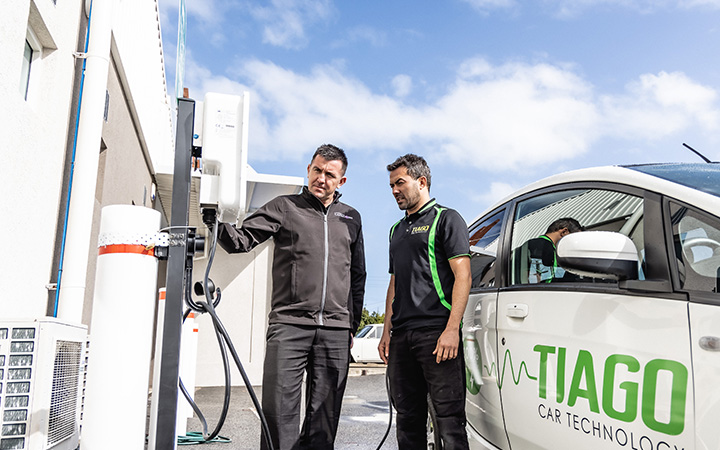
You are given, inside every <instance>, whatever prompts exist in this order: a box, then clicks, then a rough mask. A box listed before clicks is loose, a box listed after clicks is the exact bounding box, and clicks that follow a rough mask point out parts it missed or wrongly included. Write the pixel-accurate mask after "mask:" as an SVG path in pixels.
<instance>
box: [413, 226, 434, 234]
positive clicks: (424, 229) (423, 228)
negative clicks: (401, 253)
mask: <svg viewBox="0 0 720 450" xmlns="http://www.w3.org/2000/svg"><path fill="white" fill-rule="evenodd" d="M429 229H430V225H423V226H421V227H413V228H412V231H411V232H410V234H417V233H427V232H428V230H429Z"/></svg>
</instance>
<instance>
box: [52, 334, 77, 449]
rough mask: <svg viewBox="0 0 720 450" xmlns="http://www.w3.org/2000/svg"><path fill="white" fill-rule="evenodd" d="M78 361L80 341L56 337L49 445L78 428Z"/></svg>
mask: <svg viewBox="0 0 720 450" xmlns="http://www.w3.org/2000/svg"><path fill="white" fill-rule="evenodd" d="M81 363H82V342H72V341H60V340H59V341H57V344H56V346H55V365H54V367H53V383H52V394H51V398H50V414H49V418H48V435H47V437H48V440H47V443H48V446H52V445H54V444H56V443H58V442H60V441H62V440H63V439H66V438H68V437H70V436H72V435H73V433H75V430H76V429H77V402H78V388H79V386H78V383H79V381H80V377H79V376H80V364H81Z"/></svg>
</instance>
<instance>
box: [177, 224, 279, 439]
mask: <svg viewBox="0 0 720 450" xmlns="http://www.w3.org/2000/svg"><path fill="white" fill-rule="evenodd" d="M212 230H213V241H212V246H211V248H210V256H209V258H208V263H207V267H206V269H205V277H204V278H203V288H204V292H205V297H206V301H204V302H203V301H199V302H195V301H193V300H192V298H191V289H190V283H189V282H188V283H187V292H186V298H185V300H186V302H187V304H188V306H189V309H188V310H187V311H185V314H184V315H183V321H185V318H187V316H188V315H189V313H190V310H191V309H192V310H195V311H198V312H200V313H203V312H207V313H208V314H210V317H211V318H212V321H213V326H214V328H215V334H216V336H217V339H218V345H219V346H220V353H221V354H222V358H223V368H224V370H225V400H224V404H223V410H222V412H221V415H220V419H218V424H217V426H216V427H215V430H214V431H213V432H212V433H211V434H210V435H207V422H206V421H205V417H204V416H203V415H202V413H201V412H200V409H199V408H198V406H197V404H196V403H195V402H194V401H193V400H192V398H191V397H190V395H189V394H188V392H187V390H186V389H185V386H184V385H183V384H182V380H180V389H181V391H182V393H183V395H184V396H185V398H186V399H187V401H188V402H189V403H190V405H191V407H192V408H193V411H195V413H196V414H197V415H198V418H200V421H201V423H202V425H203V439H202V440H196V438H195V437H192V439H193V442H195V443H207V442H210V441H214V442H218V440H215V438H216V436H217V435H218V433H219V432H220V430H221V429H222V426H223V424H224V423H225V419H226V417H227V412H228V409H229V404H230V387H231V380H230V364H229V361H228V358H227V350H226V348H225V346H226V345H227V347H228V349H229V350H230V354H231V355H232V357H233V360H234V361H235V365H236V366H237V368H238V370H239V371H240V375H241V376H242V378H243V381H244V382H245V386H246V387H247V389H248V393H249V394H250V398H251V399H252V402H253V405H254V406H255V409H256V411H257V413H258V416H259V417H260V423H261V426H262V435H263V438H265V442H266V443H267V446H268V448H269V449H270V450H274V446H273V443H272V439H271V438H270V427H269V426H268V423H267V420H266V418H265V414H264V413H263V410H262V408H261V406H260V402H259V401H258V398H257V396H256V395H255V391H254V390H253V388H252V383H251V382H250V379H249V378H248V376H247V373H245V369H244V367H243V365H242V363H241V362H240V357H239V356H238V354H237V351H236V350H235V346H234V345H233V343H232V340H231V339H230V335H229V334H228V332H227V330H226V329H225V326H224V325H223V324H222V321H221V320H220V318H219V317H218V315H217V313H216V312H215V307H216V306H217V305H218V304H219V303H220V298H221V291H220V288H216V289H215V292H214V294H215V301H213V292H212V291H211V290H210V289H209V279H210V277H209V275H210V268H211V267H212V263H213V260H214V259H215V248H216V247H217V235H218V220H217V216H216V217H215V223H214V226H213V227H212ZM187 270H188V272H189V273H188V277H187V278H186V279H187V280H190V279H191V277H190V276H189V275H190V273H191V272H192V269H191V268H188V269H187ZM220 438H221V439H220V442H229V440H224V439H226V438H222V437H220Z"/></svg>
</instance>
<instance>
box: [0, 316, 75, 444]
mask: <svg viewBox="0 0 720 450" xmlns="http://www.w3.org/2000/svg"><path fill="white" fill-rule="evenodd" d="M86 342H87V328H86V327H85V326H83V325H74V324H67V323H63V322H61V321H58V320H56V319H52V318H43V319H38V320H30V321H19V320H17V321H0V414H1V415H0V417H1V418H2V431H1V432H0V450H10V449H12V450H31V449H32V450H36V449H38V450H74V449H75V448H77V446H78V442H79V436H80V410H81V403H82V401H81V399H82V396H81V395H82V387H83V386H82V383H83V380H84V372H85V346H86Z"/></svg>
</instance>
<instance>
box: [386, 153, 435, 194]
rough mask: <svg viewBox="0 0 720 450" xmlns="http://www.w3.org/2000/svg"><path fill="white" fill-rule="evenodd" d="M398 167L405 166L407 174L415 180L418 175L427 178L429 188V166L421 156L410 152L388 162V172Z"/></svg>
mask: <svg viewBox="0 0 720 450" xmlns="http://www.w3.org/2000/svg"><path fill="white" fill-rule="evenodd" d="M400 167H405V169H406V170H407V173H408V175H410V176H411V177H413V179H414V180H417V179H418V178H420V177H425V179H426V180H427V185H428V189H430V166H428V163H427V161H425V159H424V158H423V157H422V156H418V155H415V154H412V153H408V154H407V155H403V156H401V157H399V158H398V159H396V160H395V161H394V162H393V163H392V164H388V166H387V170H388V172H392V171H393V170H395V169H399V168H400Z"/></svg>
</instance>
